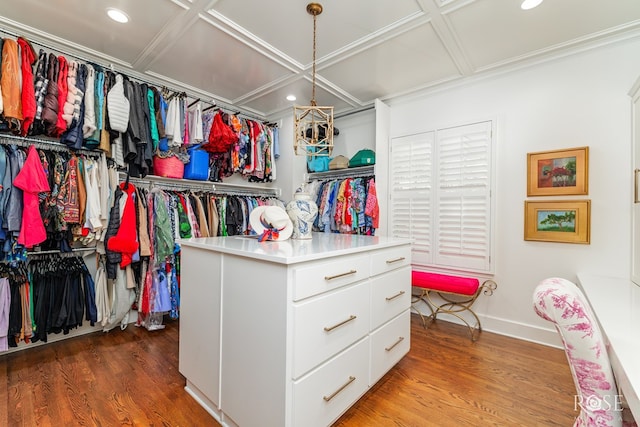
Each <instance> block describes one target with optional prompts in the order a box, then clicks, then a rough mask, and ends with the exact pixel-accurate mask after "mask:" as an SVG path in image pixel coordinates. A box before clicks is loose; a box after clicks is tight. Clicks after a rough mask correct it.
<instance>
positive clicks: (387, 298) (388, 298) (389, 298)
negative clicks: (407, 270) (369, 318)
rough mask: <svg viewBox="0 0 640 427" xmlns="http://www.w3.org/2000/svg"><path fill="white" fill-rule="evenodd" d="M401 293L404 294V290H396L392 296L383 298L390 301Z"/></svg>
mask: <svg viewBox="0 0 640 427" xmlns="http://www.w3.org/2000/svg"><path fill="white" fill-rule="evenodd" d="M402 295H404V291H400V292H398V293H397V294H395V295H394V296H392V297H386V298H385V299H386V300H387V301H391V300H394V299H396V298H398V297H399V296H402Z"/></svg>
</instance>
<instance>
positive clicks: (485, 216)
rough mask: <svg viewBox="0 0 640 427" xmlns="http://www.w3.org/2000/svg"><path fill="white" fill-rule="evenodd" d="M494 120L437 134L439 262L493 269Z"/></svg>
mask: <svg viewBox="0 0 640 427" xmlns="http://www.w3.org/2000/svg"><path fill="white" fill-rule="evenodd" d="M491 128H492V126H491V122H481V123H475V124H470V125H464V126H458V127H454V128H448V129H442V130H438V131H437V133H436V147H437V159H438V161H437V163H436V166H437V172H436V181H437V183H436V193H437V194H436V196H435V206H436V209H437V213H436V215H437V219H438V220H437V226H436V229H437V238H436V245H437V250H436V251H435V253H434V260H433V261H434V264H435V265H437V266H442V267H445V268H456V269H464V270H472V271H490V269H491V265H490V255H491V247H490V237H491V227H490V226H491V137H492V135H491Z"/></svg>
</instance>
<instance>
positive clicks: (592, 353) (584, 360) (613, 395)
mask: <svg viewBox="0 0 640 427" xmlns="http://www.w3.org/2000/svg"><path fill="white" fill-rule="evenodd" d="M533 307H534V310H535V312H536V313H537V314H538V316H540V317H542V318H543V319H545V320H548V321H550V322H552V323H553V324H554V325H555V327H556V330H557V331H558V333H559V334H560V337H561V339H562V343H563V345H564V349H565V353H566V355H567V360H568V361H569V367H570V368H571V374H572V376H573V381H574V383H575V386H576V397H575V403H576V408H579V410H580V413H579V415H578V417H577V418H576V421H575V423H574V424H573V425H574V427H596V426H597V427H609V426H612V427H618V426H633V425H635V423H634V422H624V423H623V409H622V406H623V403H622V397H621V396H620V395H619V393H618V390H617V388H616V383H615V379H614V376H613V371H612V370H611V365H610V363H609V356H608V354H607V349H606V346H605V343H604V340H603V337H602V333H601V332H600V327H599V326H598V323H597V320H596V319H595V317H594V315H593V313H592V312H591V307H590V306H589V304H588V302H587V300H586V298H585V296H584V294H583V293H582V291H581V290H580V289H579V288H578V287H577V286H576V285H575V284H574V283H572V282H570V281H569V280H566V279H561V278H549V279H545V280H543V281H542V282H540V284H539V285H538V286H537V287H536V289H535V291H534V293H533ZM627 412H628V410H627ZM625 415H627V414H625ZM629 415H630V414H629ZM624 418H625V419H626V418H627V417H626V416H625V417H624Z"/></svg>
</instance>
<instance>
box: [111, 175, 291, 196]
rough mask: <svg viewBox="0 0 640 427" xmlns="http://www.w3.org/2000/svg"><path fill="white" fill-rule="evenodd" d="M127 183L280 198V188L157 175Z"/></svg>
mask: <svg viewBox="0 0 640 427" xmlns="http://www.w3.org/2000/svg"><path fill="white" fill-rule="evenodd" d="M126 176H127V175H126V173H124V172H120V181H124V180H125V179H126ZM129 182H130V183H132V184H134V185H143V186H145V187H149V188H151V187H154V186H155V187H158V188H162V189H168V190H176V191H189V190H191V191H193V190H196V191H206V192H209V193H217V194H226V195H231V196H256V197H264V196H273V197H280V194H281V190H280V188H275V187H268V188H259V187H250V186H247V185H239V184H224V183H213V182H210V181H196V180H192V179H179V178H165V177H162V176H157V175H147V176H145V177H144V178H135V177H129Z"/></svg>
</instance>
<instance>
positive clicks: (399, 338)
mask: <svg viewBox="0 0 640 427" xmlns="http://www.w3.org/2000/svg"><path fill="white" fill-rule="evenodd" d="M402 341H404V337H398V341H396V342H394V343H393V345H392V346H391V347H385V348H384V349H385V351H391V350H393V348H394V347H395V346H397V345H398V344H400V343H401V342H402Z"/></svg>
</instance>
